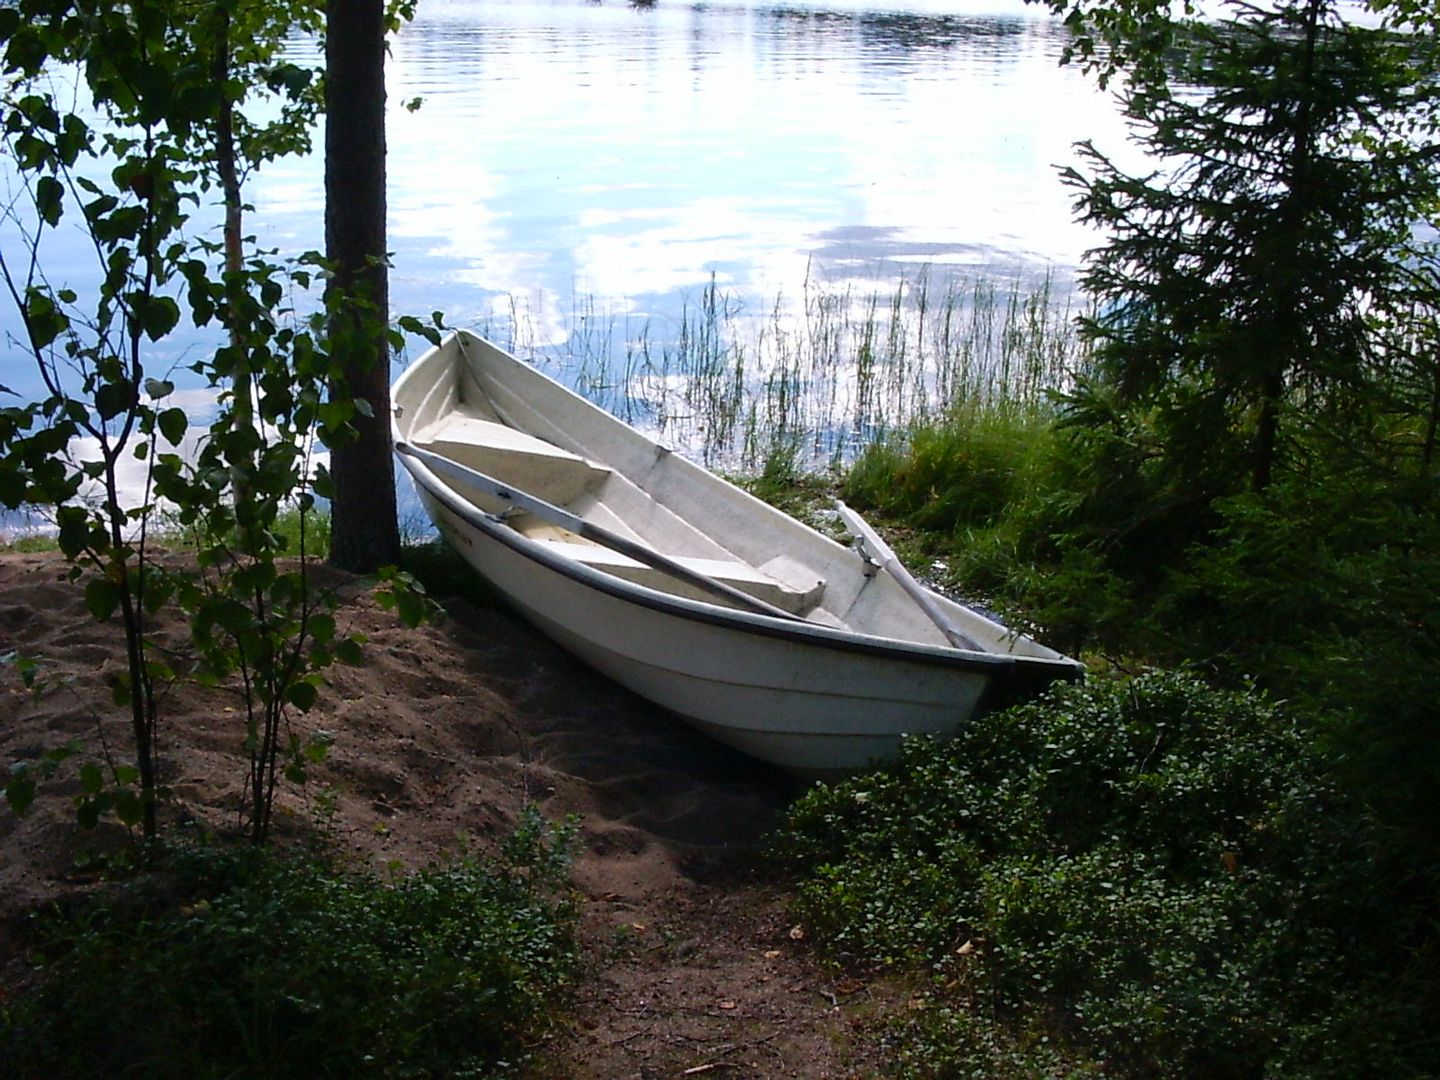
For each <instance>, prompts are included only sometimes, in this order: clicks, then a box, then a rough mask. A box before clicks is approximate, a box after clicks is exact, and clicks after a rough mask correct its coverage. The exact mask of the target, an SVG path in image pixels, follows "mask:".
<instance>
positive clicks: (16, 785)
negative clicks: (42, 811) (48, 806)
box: [5, 761, 35, 817]
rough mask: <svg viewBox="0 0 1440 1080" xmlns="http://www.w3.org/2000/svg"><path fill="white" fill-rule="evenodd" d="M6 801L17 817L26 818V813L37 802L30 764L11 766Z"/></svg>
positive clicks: (18, 763)
mask: <svg viewBox="0 0 1440 1080" xmlns="http://www.w3.org/2000/svg"><path fill="white" fill-rule="evenodd" d="M5 801H6V802H7V803H9V804H10V809H11V811H12V812H13V813H14V814H15V816H16V817H24V816H25V811H27V810H29V809H30V804H31V803H33V802H34V801H35V780H34V778H33V777H32V776H31V775H30V769H29V762H25V761H17V762H16V763H15V764H14V765H13V766H11V771H10V782H9V783H7V784H6V785H5Z"/></svg>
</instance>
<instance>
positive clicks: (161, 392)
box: [145, 379, 175, 401]
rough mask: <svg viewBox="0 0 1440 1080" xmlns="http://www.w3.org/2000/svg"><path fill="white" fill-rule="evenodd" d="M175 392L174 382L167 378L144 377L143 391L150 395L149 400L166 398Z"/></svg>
mask: <svg viewBox="0 0 1440 1080" xmlns="http://www.w3.org/2000/svg"><path fill="white" fill-rule="evenodd" d="M174 392H175V384H174V383H172V382H170V381H169V380H168V379H146V380H145V393H147V394H149V395H150V398H151V400H153V401H159V400H160V399H161V398H167V397H169V396H170V395H171V394H172V393H174Z"/></svg>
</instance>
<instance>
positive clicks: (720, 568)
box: [532, 536, 824, 615]
mask: <svg viewBox="0 0 1440 1080" xmlns="http://www.w3.org/2000/svg"><path fill="white" fill-rule="evenodd" d="M532 539H540V540H541V542H542V543H543V544H545V546H546V547H547V548H548V549H549V550H551V551H554V552H556V553H557V554H560V555H564V556H565V557H566V558H569V559H574V560H575V561H576V562H579V563H583V564H585V565H586V566H590V567H594V568H595V569H596V570H602V571H604V572H605V573H607V574H613V575H614V576H615V577H618V578H623V579H624V580H625V581H631V582H634V583H635V584H637V585H645V586H648V587H649V588H652V589H658V590H660V591H661V592H668V593H674V594H676V595H677V596H687V597H690V598H692V599H696V600H706V601H709V602H711V603H714V602H715V598H714V597H713V596H711V595H709V594H707V593H705V592H703V591H701V590H699V589H697V588H695V587H694V586H693V585H689V584H687V583H685V582H684V581H682V580H680V579H679V578H676V577H675V576H674V575H673V574H667V573H666V572H665V571H663V570H660V569H657V568H656V567H653V566H646V565H645V564H644V563H642V562H637V561H636V560H635V559H632V558H630V557H629V556H628V555H622V554H620V553H619V552H618V551H611V550H610V549H609V548H604V547H601V546H600V545H598V544H591V543H587V542H585V541H583V540H573V541H569V540H555V539H550V538H548V537H546V538H540V537H533V536H532ZM670 558H671V559H673V560H674V561H675V562H677V563H681V564H682V565H684V566H685V567H687V568H688V569H690V570H693V571H695V572H696V573H699V574H704V575H705V576H706V577H710V578H714V579H715V580H716V581H720V582H723V583H724V584H726V585H729V586H730V587H731V588H735V589H739V590H740V591H741V592H744V593H749V594H750V595H751V596H753V597H755V598H756V599H757V600H764V601H765V602H766V603H767V604H773V605H774V606H775V607H778V608H780V609H782V610H784V611H788V612H790V613H791V614H792V615H799V614H801V613H803V612H804V611H806V610H807V609H809V608H811V607H813V606H814V605H815V604H816V603H817V602H818V601H819V599H820V595H821V593H822V592H824V585H823V583H821V582H818V581H817V582H816V583H815V585H814V586H813V587H812V588H810V589H807V590H800V589H793V588H791V587H790V586H788V585H786V584H785V583H784V582H781V581H777V580H776V579H775V578H773V577H771V576H770V575H769V574H767V573H765V572H764V571H763V570H757V569H756V568H755V567H753V566H749V565H747V564H746V563H742V562H739V561H736V560H734V559H698V558H689V557H681V556H674V555H671V556H670Z"/></svg>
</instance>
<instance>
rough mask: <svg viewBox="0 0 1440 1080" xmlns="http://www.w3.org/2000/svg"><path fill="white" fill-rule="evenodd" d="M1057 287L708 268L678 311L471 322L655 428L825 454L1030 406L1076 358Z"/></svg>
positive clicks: (693, 437) (736, 446) (784, 455)
mask: <svg viewBox="0 0 1440 1080" xmlns="http://www.w3.org/2000/svg"><path fill="white" fill-rule="evenodd" d="M1073 315H1074V311H1073V309H1072V301H1071V298H1070V296H1069V295H1065V294H1060V293H1058V292H1057V290H1056V288H1055V282H1054V280H1053V278H1051V277H1050V276H1048V275H1047V276H1045V277H1044V278H1042V279H1040V280H1038V281H1034V282H1030V283H1026V282H1024V281H1021V280H1018V279H1017V280H1013V281H1009V282H1000V281H996V280H994V279H992V278H986V277H965V276H961V275H958V274H953V273H948V272H942V271H939V270H937V269H936V268H934V267H922V268H920V269H919V270H917V271H915V272H914V273H913V274H910V275H902V276H901V277H899V278H896V279H894V280H892V281H890V282H888V283H886V284H883V285H877V286H875V287H873V288H870V289H865V288H863V287H860V286H857V285H856V284H854V283H853V282H852V283H845V284H842V285H832V284H829V283H826V282H823V281H819V280H817V279H816V278H815V277H813V276H807V278H806V279H805V281H804V282H803V284H802V286H801V289H800V293H799V295H798V296H794V297H791V296H787V295H785V294H783V293H781V294H778V295H777V296H776V297H775V298H774V300H773V302H772V303H769V304H768V305H766V307H765V308H764V309H762V310H759V311H756V310H754V309H753V308H752V307H751V306H749V305H747V304H746V303H745V302H744V301H743V299H742V298H740V297H739V296H737V295H735V294H733V293H731V292H728V291H726V290H725V289H724V288H722V287H721V286H720V285H719V284H718V282H717V281H715V280H714V279H713V278H712V280H711V281H710V282H709V283H708V284H707V285H706V286H705V288H704V289H703V290H702V291H701V293H700V294H699V296H698V297H696V298H691V299H687V300H686V301H685V302H684V303H683V305H682V307H681V310H680V312H679V315H678V317H670V318H662V317H660V316H658V315H656V316H651V315H635V314H633V313H628V312H627V313H624V314H619V315H614V314H610V315H607V314H605V313H604V312H600V311H597V309H596V304H595V300H594V298H593V297H591V298H584V299H580V300H577V301H575V302H573V303H572V307H571V314H570V318H569V325H568V327H567V328H566V330H567V334H566V336H565V338H564V340H563V341H561V342H560V343H559V344H558V345H543V344H540V343H539V342H538V341H537V338H536V334H535V330H534V327H533V325H530V323H529V320H528V318H527V317H526V316H525V315H524V313H523V312H522V311H521V310H520V309H519V308H518V306H517V305H515V304H512V305H511V306H510V308H509V311H508V312H507V314H506V315H504V316H502V317H500V318H498V319H495V320H492V321H491V322H490V323H488V324H486V325H482V326H481V328H480V329H481V332H483V333H485V334H486V335H487V336H489V337H491V338H492V339H494V340H496V341H499V342H502V343H505V344H506V345H508V346H509V347H510V348H511V349H512V350H514V351H516V352H517V353H518V354H519V355H521V356H524V357H526V358H527V359H530V360H531V361H533V362H535V363H537V364H538V365H540V366H542V367H545V368H546V369H548V370H550V371H552V372H553V373H555V374H557V375H558V376H559V377H560V378H561V379H562V380H564V381H565V382H567V383H568V384H570V385H572V386H574V387H575V388H576V389H577V390H578V391H579V392H581V393H582V394H584V395H585V396H587V397H588V398H590V399H591V400H592V401H595V402H596V403H597V404H599V405H601V406H603V407H604V408H606V409H608V410H609V411H611V412H613V413H615V414H616V415H618V416H620V417H622V418H624V419H626V420H627V421H630V422H631V423H635V424H637V425H639V426H641V427H643V428H645V429H647V430H648V431H649V432H650V433H652V434H654V435H656V436H657V437H658V438H660V439H662V440H663V441H665V442H666V443H668V444H670V445H672V446H675V447H677V448H679V449H682V450H685V451H687V452H689V453H693V454H695V455H696V456H698V457H701V458H703V459H704V460H705V461H706V462H707V463H710V464H718V465H723V466H725V467H727V468H731V469H735V470H738V471H742V472H756V471H760V470H762V469H766V468H773V467H774V465H773V460H779V461H781V462H784V463H787V464H788V465H790V466H792V467H798V468H800V469H802V470H813V469H815V468H820V467H824V466H827V465H839V464H842V463H845V462H848V461H850V460H851V459H853V457H854V455H855V454H856V452H857V451H858V450H859V449H860V448H862V447H864V446H866V445H869V444H870V443H872V442H874V441H876V440H877V439H881V438H883V437H884V436H886V435H888V434H891V433H896V432H903V431H906V430H909V429H911V428H913V427H914V426H915V425H916V424H920V423H923V422H925V421H927V420H931V419H936V418H939V417H943V416H947V415H953V414H954V413H955V412H956V410H957V409H959V408H961V407H962V406H963V407H964V408H966V409H977V408H978V409H980V410H982V411H984V410H989V409H1006V410H1013V409H1014V408H1015V407H1017V406H1023V407H1027V408H1028V407H1032V406H1039V405H1041V404H1042V403H1043V402H1044V401H1045V400H1046V395H1047V393H1048V392H1049V391H1052V390H1063V389H1064V388H1066V387H1067V386H1069V385H1070V384H1071V383H1072V382H1073V380H1074V378H1075V375H1076V373H1077V372H1078V371H1079V370H1080V369H1081V368H1082V367H1083V365H1084V364H1085V362H1086V354H1085V350H1084V347H1083V344H1082V342H1081V341H1080V340H1079V338H1078V336H1077V334H1076V332H1075V328H1074V318H1073Z"/></svg>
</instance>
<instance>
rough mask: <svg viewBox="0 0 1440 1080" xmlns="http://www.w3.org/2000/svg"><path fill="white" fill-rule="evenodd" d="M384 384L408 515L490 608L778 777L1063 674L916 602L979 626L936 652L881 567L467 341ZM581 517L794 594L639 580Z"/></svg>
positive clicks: (968, 616) (1041, 651) (840, 760)
mask: <svg viewBox="0 0 1440 1080" xmlns="http://www.w3.org/2000/svg"><path fill="white" fill-rule="evenodd" d="M394 398H395V402H396V418H395V424H394V435H395V438H396V441H397V447H398V448H399V449H400V450H401V452H402V456H401V460H402V462H403V463H404V466H405V468H406V469H407V470H408V471H409V472H410V474H411V475H412V477H413V478H414V480H415V483H416V487H417V490H418V492H419V494H420V498H421V501H422V503H423V505H424V506H425V509H426V511H427V512H428V513H429V515H430V517H431V519H432V520H433V521H434V522H435V524H436V526H437V527H438V528H439V530H440V533H441V535H442V536H443V537H444V538H445V539H446V541H447V542H448V543H449V544H450V545H451V546H452V547H454V548H455V550H456V551H457V552H459V553H460V554H461V555H462V556H463V557H464V558H465V559H466V561H467V562H469V564H470V565H471V566H472V567H474V569H475V570H476V571H477V572H478V573H479V574H480V575H481V576H482V577H484V578H485V579H486V580H487V581H489V582H490V583H491V585H492V586H493V587H494V588H495V589H496V590H498V591H499V593H500V594H501V595H503V596H504V597H505V599H506V600H507V601H508V602H509V604H510V605H512V606H513V607H514V608H515V609H516V610H517V611H518V612H519V613H520V614H521V615H522V616H523V617H524V618H526V619H527V620H528V621H530V622H531V623H533V624H534V625H535V626H536V627H537V628H539V629H540V630H541V631H542V632H544V633H545V634H547V635H548V636H549V637H551V638H552V639H554V640H555V641H556V642H557V643H559V644H560V645H562V646H563V647H564V648H566V649H567V650H569V651H570V652H572V653H573V654H575V655H576V656H577V657H579V658H580V659H581V660H583V661H585V662H586V663H588V664H589V665H591V666H592V667H594V668H596V669H597V670H599V671H601V672H603V673H604V674H606V675H608V676H610V677H611V678H613V679H614V680H616V681H617V682H619V683H621V684H622V685H624V686H626V687H628V688H629V689H631V690H633V691H635V692H636V693H637V694H640V695H641V696H642V697H645V698H647V699H649V700H650V701H653V702H655V703H656V704H657V705H660V706H662V707H664V708H666V709H669V710H670V711H672V712H674V713H676V714H677V715H679V716H680V717H682V718H684V719H686V720H688V721H689V722H690V723H691V724H692V725H694V726H695V727H697V728H699V729H700V730H701V731H703V732H705V733H707V734H709V735H711V736H713V737H714V738H715V739H717V740H719V741H720V742H723V743H726V744H728V745H730V746H732V747H734V748H735V749H737V750H740V751H743V752H744V753H747V754H750V755H752V756H754V757H757V758H761V759H763V760H765V761H768V762H771V763H773V764H775V765H779V766H781V767H782V768H785V769H788V770H790V771H791V772H794V773H796V774H798V775H801V776H805V777H817V776H821V777H824V776H833V775H836V774H841V773H845V772H851V771H854V770H857V769H862V768H865V767H866V766H869V765H872V764H874V763H876V762H879V761H883V760H885V759H887V758H891V757H893V756H894V755H895V754H896V752H897V751H898V750H899V747H900V743H901V741H902V739H903V738H904V737H906V736H913V735H926V736H939V737H945V736H948V735H951V734H953V733H954V732H955V731H956V730H957V729H958V728H959V727H960V726H961V725H963V724H964V723H965V722H966V721H967V720H969V719H971V718H972V717H974V716H976V715H977V714H978V713H980V712H982V711H984V710H987V709H991V708H995V707H998V706H1000V705H1003V704H1006V703H1008V702H1009V701H1012V700H1016V699H1020V698H1024V697H1026V696H1029V695H1031V694H1033V693H1034V692H1036V690H1038V689H1039V688H1040V687H1043V686H1044V685H1046V684H1048V683H1051V682H1054V681H1056V680H1060V679H1074V678H1078V677H1079V675H1080V672H1081V669H1080V667H1079V665H1078V664H1076V663H1075V662H1074V661H1072V660H1069V659H1068V658H1065V657H1063V656H1061V655H1060V654H1059V653H1056V652H1054V651H1053V650H1050V649H1047V648H1045V647H1044V646H1043V645H1040V644H1039V643H1037V642H1034V641H1032V640H1030V639H1029V638H1026V637H1024V636H1023V635H1016V634H1011V633H1009V632H1008V631H1007V630H1006V629H1005V628H1004V627H1003V626H1000V625H999V624H997V623H995V622H993V621H991V620H988V619H986V618H985V617H984V616H982V615H980V614H979V613H976V612H974V611H971V610H969V609H967V608H964V607H962V606H961V605H958V604H955V603H954V602H952V601H950V600H948V599H945V598H943V597H939V596H934V597H932V598H931V599H932V600H933V605H932V606H933V607H935V608H937V609H941V610H942V611H943V615H944V617H946V618H948V619H951V620H954V621H955V622H957V623H961V624H963V625H964V627H965V634H966V635H967V638H969V639H973V640H976V641H980V640H983V641H984V642H985V644H984V645H977V647H975V648H973V649H969V648H960V647H955V646H953V645H952V644H950V643H949V642H948V641H947V640H946V635H945V634H943V633H942V632H941V630H940V629H939V628H938V627H937V624H936V620H935V619H934V618H933V617H927V616H926V615H925V614H922V612H921V608H920V607H919V606H917V605H916V603H915V602H914V600H913V599H912V598H911V597H910V596H907V595H906V594H905V592H904V590H902V589H901V588H900V587H899V586H898V585H897V583H896V580H895V576H894V575H887V574H885V573H877V572H875V569H874V568H873V567H872V566H869V565H867V564H866V562H865V561H864V560H863V559H862V558H861V557H860V555H859V554H857V553H856V552H855V551H854V550H852V549H849V548H846V547H844V546H843V545H839V544H837V543H835V541H833V540H832V539H830V538H827V537H825V536H822V535H821V534H819V533H817V532H815V531H814V530H812V529H809V528H807V527H806V526H804V525H802V524H801V523H799V522H797V521H795V520H794V519H793V518H789V517H787V516H785V515H784V514H781V513H780V512H779V511H777V510H775V509H774V508H772V507H768V506H766V505H764V504H763V503H761V502H759V501H758V500H756V499H754V498H752V497H751V496H749V495H747V494H745V493H744V492H742V491H740V490H738V489H737V488H735V487H734V486H732V485H730V484H728V483H726V482H725V481H724V480H722V479H721V478H719V477H716V476H715V475H714V474H712V473H709V472H707V471H705V470H703V469H700V468H699V467H698V466H696V465H694V464H693V463H690V462H688V461H685V460H684V459H683V458H682V457H681V456H680V455H676V454H672V453H670V452H669V451H668V450H666V449H665V448H664V447H661V446H658V445H657V444H655V443H654V442H652V441H651V440H649V439H648V438H646V437H645V436H644V435H642V434H641V433H640V432H637V431H635V430H634V429H633V428H630V427H628V426H627V425H624V424H622V423H621V422H620V421H618V420H616V419H615V418H614V417H611V416H609V415H608V414H606V413H604V412H603V411H602V410H599V409H597V408H596V407H595V406H593V405H591V404H589V403H588V402H585V401H584V400H583V399H581V398H579V397H578V396H577V395H575V394H573V393H572V392H571V391H569V390H567V389H566V388H564V387H563V386H560V385H559V384H558V383H556V382H554V381H553V380H551V379H548V378H546V377H545V376H544V375H542V374H541V373H539V372H537V371H535V369H533V368H531V367H529V366H527V365H524V364H522V363H521V362H520V361H518V360H516V359H515V358H514V357H511V356H509V355H508V354H505V353H502V352H500V351H499V350H497V349H495V348H494V347H493V346H491V345H489V344H488V343H485V342H483V341H482V340H481V339H479V338H475V337H474V336H473V335H465V334H463V333H462V334H460V335H457V336H456V337H454V338H452V339H451V340H450V341H449V342H447V343H446V344H444V345H442V346H439V347H437V348H436V349H435V350H432V351H431V352H430V353H428V354H427V355H426V356H425V357H422V358H421V359H420V360H418V361H417V362H416V363H415V364H414V365H413V366H412V367H411V368H410V369H408V370H407V371H406V372H405V373H404V374H403V375H402V376H401V378H400V380H399V381H398V382H397V383H396V385H395V388H394ZM412 440H413V442H412ZM462 457H468V458H469V460H470V462H471V464H468V465H467V464H459V463H458V459H459V458H462ZM437 470H438V471H437ZM467 470H468V471H467ZM512 489H513V490H512ZM542 489H543V491H544V492H546V493H548V494H540V492H541V491H542ZM522 496H523V498H522ZM547 499H548V500H550V501H548V502H547V501H546V500H547ZM567 508H568V509H567ZM537 514H538V515H539V517H538V518H537ZM581 514H584V515H587V516H586V517H584V518H581V517H580V516H578V515H581ZM595 518H598V519H599V520H600V521H604V522H609V523H611V524H610V525H609V526H608V528H609V529H611V530H613V529H615V528H620V529H632V528H633V530H636V531H632V532H631V534H630V537H629V539H628V540H627V539H625V538H622V537H619V536H618V534H615V533H614V532H613V531H612V532H609V533H608V534H607V535H609V537H610V540H608V541H606V542H607V543H614V542H617V541H621V540H624V541H625V543H629V540H636V539H638V541H639V543H640V547H641V548H644V549H646V550H648V551H650V552H652V553H666V557H667V558H669V559H670V561H671V563H672V564H673V563H675V562H676V561H677V560H689V562H687V563H686V565H687V566H690V567H698V566H704V567H706V568H707V570H706V573H708V574H711V575H715V574H725V575H728V576H729V579H730V580H732V581H733V582H735V583H736V584H739V585H743V586H744V587H746V588H753V589H765V590H768V591H766V593H765V595H767V596H771V597H773V599H774V600H775V602H776V603H788V604H791V605H792V607H790V608H789V609H787V610H780V609H778V608H776V607H775V606H773V604H770V603H769V602H767V603H765V604H747V603H743V602H742V603H738V604H737V603H736V597H735V596H733V595H731V596H729V597H728V599H727V598H726V597H724V596H721V597H720V598H718V599H717V598H716V597H715V596H714V595H706V594H705V593H704V592H701V593H698V594H697V593H694V592H693V591H687V590H686V589H685V588H684V587H683V583H681V582H677V581H676V580H674V578H673V576H672V577H669V578H664V577H663V575H662V578H659V579H657V578H656V576H655V575H654V574H651V573H649V572H648V571H647V568H646V567H644V566H641V565H640V564H639V563H636V562H634V561H633V560H631V559H628V558H618V557H617V556H616V555H615V553H614V551H613V550H612V551H609V552H607V551H605V550H604V549H603V548H602V547H597V546H595V544H594V543H591V544H590V546H588V547H587V546H585V545H584V544H581V543H579V541H580V540H582V539H585V537H584V536H583V535H577V533H576V530H579V531H580V533H581V534H584V533H585V531H586V530H587V529H589V528H591V526H592V525H593V524H594V521H593V519H595ZM557 527H559V533H560V534H563V535H557ZM592 539H593V537H592ZM619 546H620V547H621V548H622V549H623V550H629V551H631V552H635V551H636V550H637V549H636V546H635V545H634V544H633V543H632V544H630V546H629V547H628V548H625V547H624V544H623V543H622V544H619ZM640 556H641V557H643V556H644V552H643V551H642V552H640ZM617 558H618V562H617ZM712 568H713V569H712ZM710 583H711V584H714V583H715V579H714V578H711V579H710ZM727 587H728V586H727ZM730 592H731V593H732V594H733V592H734V589H731V590H730ZM752 595H753V594H752ZM738 599H739V600H740V601H745V600H746V599H747V598H746V597H744V596H740V597H739V598H738Z"/></svg>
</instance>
